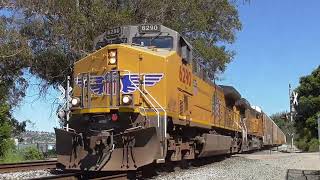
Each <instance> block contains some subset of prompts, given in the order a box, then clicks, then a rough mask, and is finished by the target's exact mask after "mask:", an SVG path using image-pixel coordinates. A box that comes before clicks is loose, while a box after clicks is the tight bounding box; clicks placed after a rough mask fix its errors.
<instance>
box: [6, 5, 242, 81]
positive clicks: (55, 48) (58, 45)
mask: <svg viewBox="0 0 320 180" xmlns="http://www.w3.org/2000/svg"><path fill="white" fill-rule="evenodd" d="M8 2H11V6H10V7H11V10H12V11H17V12H19V13H22V15H21V16H22V17H23V24H22V26H21V31H20V32H21V34H22V35H23V37H26V38H27V39H28V41H29V42H30V43H29V44H30V46H31V48H32V49H33V53H34V57H33V61H32V64H31V65H30V70H31V72H32V73H33V74H35V75H37V76H39V77H40V78H43V79H45V80H46V81H47V82H48V84H47V85H57V84H60V83H62V82H63V81H64V78H65V77H66V75H67V74H70V73H71V72H72V64H73V62H74V61H76V60H78V59H80V58H81V57H83V56H85V55H86V54H88V53H90V52H91V51H92V45H93V40H94V38H95V37H96V36H98V35H99V34H101V33H103V32H104V31H105V30H106V29H108V28H111V27H114V26H119V25H124V24H139V23H162V24H164V25H166V26H168V27H171V28H173V29H175V30H177V31H178V32H180V33H181V34H183V35H184V36H185V37H187V38H188V39H189V40H190V41H191V42H192V44H193V45H194V47H195V48H196V49H197V50H198V51H199V53H200V54H201V55H202V56H203V57H204V59H205V60H204V62H203V63H204V64H205V65H206V66H207V67H208V68H209V69H211V71H209V74H210V77H211V78H213V77H214V75H213V74H214V73H219V72H223V71H224V70H225V67H226V65H227V64H228V63H230V62H231V60H232V59H233V56H234V52H233V51H232V50H228V49H227V48H226V47H225V46H224V45H223V44H231V43H233V42H234V41H235V39H236V38H235V33H236V31H238V30H240V29H241V22H240V20H239V16H238V11H237V9H236V6H237V4H236V3H237V1H228V0H176V1H172V0H154V1H149V0H111V1H106V0H92V1H85V0H55V1H40V0H36V1H34V0H17V1H8ZM218 44H220V45H218ZM221 44H222V45H221ZM44 65H45V66H44Z"/></svg>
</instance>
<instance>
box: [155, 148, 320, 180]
mask: <svg viewBox="0 0 320 180" xmlns="http://www.w3.org/2000/svg"><path fill="white" fill-rule="evenodd" d="M319 161H320V155H319V153H280V152H274V151H273V152H271V154H270V151H262V152H256V153H252V154H240V155H234V156H232V157H230V158H227V159H225V160H223V161H220V162H213V163H210V164H207V165H203V166H201V167H191V168H189V169H183V170H177V171H175V172H172V173H168V174H166V175H159V176H157V177H155V178H154V179H156V180H172V179H195V180H198V179H199V180H206V179H208V180H221V179H224V180H236V179H240V180H248V179H254V180H255V179H257V180H271V179H274V180H282V179H285V178H286V173H287V170H288V169H308V170H320V163H319Z"/></svg>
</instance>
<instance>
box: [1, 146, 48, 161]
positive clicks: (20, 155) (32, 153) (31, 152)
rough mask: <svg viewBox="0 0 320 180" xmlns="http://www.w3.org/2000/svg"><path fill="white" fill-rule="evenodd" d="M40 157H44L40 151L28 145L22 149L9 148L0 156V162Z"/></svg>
mask: <svg viewBox="0 0 320 180" xmlns="http://www.w3.org/2000/svg"><path fill="white" fill-rule="evenodd" d="M42 159H44V157H43V154H42V153H41V152H39V151H38V150H37V149H36V148H34V147H28V148H25V149H23V150H9V151H8V152H7V153H6V154H5V155H4V156H3V157H0V163H16V162H24V161H32V160H42Z"/></svg>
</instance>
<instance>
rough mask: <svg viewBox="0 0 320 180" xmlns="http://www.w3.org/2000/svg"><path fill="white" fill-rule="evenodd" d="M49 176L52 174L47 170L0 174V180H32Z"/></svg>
mask: <svg viewBox="0 0 320 180" xmlns="http://www.w3.org/2000/svg"><path fill="white" fill-rule="evenodd" d="M51 175H52V174H51V173H50V172H49V170H37V171H24V172H14V173H4V174H0V179H2V180H13V179H14V180H16V179H32V178H41V177H46V176H51Z"/></svg>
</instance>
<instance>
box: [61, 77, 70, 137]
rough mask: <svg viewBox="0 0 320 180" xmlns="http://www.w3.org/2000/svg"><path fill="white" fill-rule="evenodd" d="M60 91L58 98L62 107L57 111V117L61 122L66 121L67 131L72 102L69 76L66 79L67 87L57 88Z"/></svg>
mask: <svg viewBox="0 0 320 180" xmlns="http://www.w3.org/2000/svg"><path fill="white" fill-rule="evenodd" d="M58 88H59V90H60V91H61V95H60V96H59V99H60V101H61V102H62V106H61V107H60V108H59V110H58V117H59V118H60V119H61V120H66V130H67V131H69V119H70V108H71V101H72V97H71V95H72V87H71V86H70V76H68V77H67V87H66V88H64V87H63V86H61V85H59V86H58Z"/></svg>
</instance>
